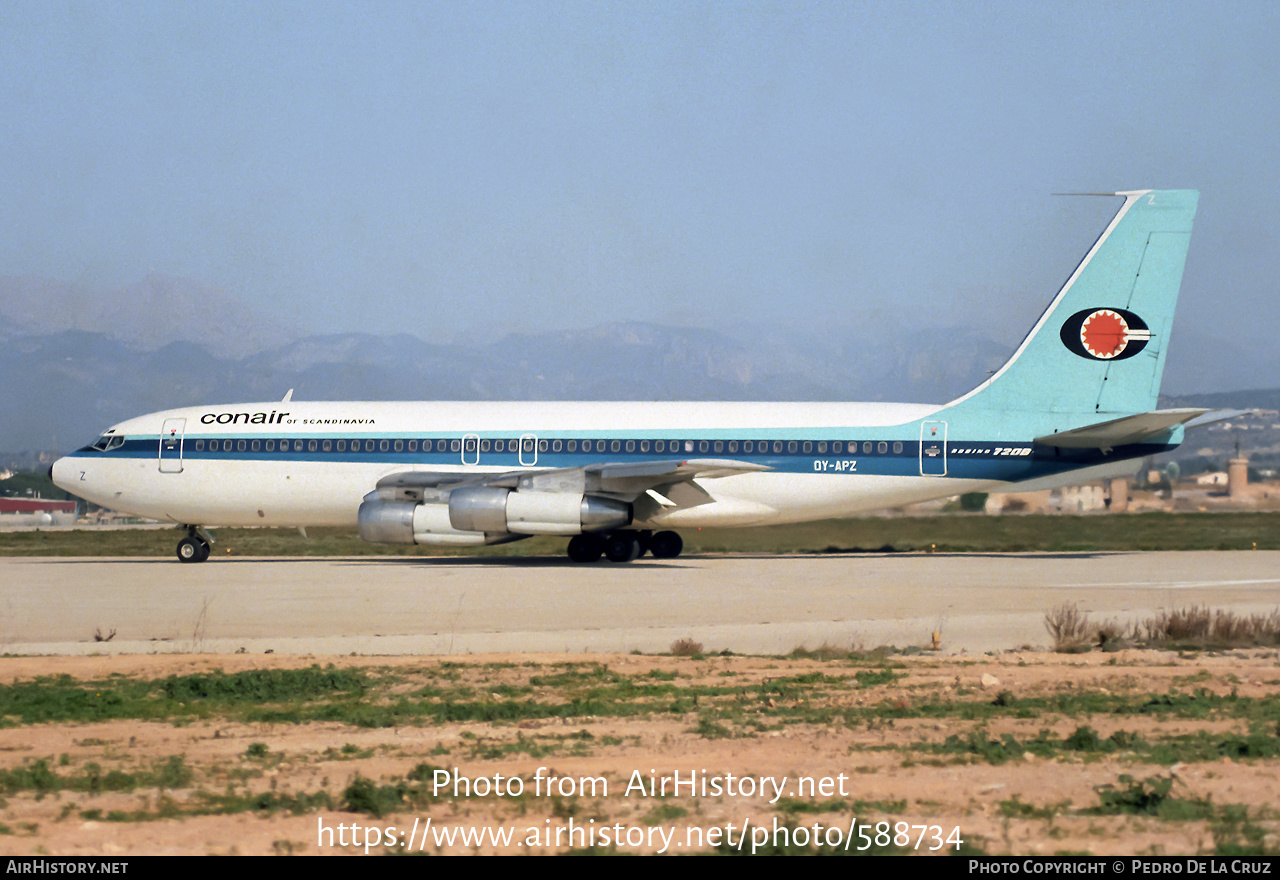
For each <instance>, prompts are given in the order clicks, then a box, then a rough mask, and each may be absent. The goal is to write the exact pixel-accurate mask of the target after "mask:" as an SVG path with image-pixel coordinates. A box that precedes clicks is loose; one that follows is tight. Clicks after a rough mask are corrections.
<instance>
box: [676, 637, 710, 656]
mask: <svg viewBox="0 0 1280 880" xmlns="http://www.w3.org/2000/svg"><path fill="white" fill-rule="evenodd" d="M670 650H671V653H672V654H674V655H675V656H677V657H693V656H694V655H696V654H701V653H702V642H695V641H694V640H693V639H676V640H675V641H674V642H672V643H671V648H670Z"/></svg>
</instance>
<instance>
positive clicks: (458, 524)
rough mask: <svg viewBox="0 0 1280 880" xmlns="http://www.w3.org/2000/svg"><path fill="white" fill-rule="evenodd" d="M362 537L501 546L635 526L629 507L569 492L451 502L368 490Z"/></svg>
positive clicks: (476, 489) (478, 495)
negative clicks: (404, 498) (391, 497)
mask: <svg viewBox="0 0 1280 880" xmlns="http://www.w3.org/2000/svg"><path fill="white" fill-rule="evenodd" d="M359 522H360V537H361V538H363V539H364V540H366V541H370V542H373V543H376V544H498V543H502V542H504V541H511V540H516V539H517V538H520V537H523V536H525V535H580V534H582V533H583V532H597V531H606V530H608V529H617V528H623V527H625V526H628V525H630V524H631V505H629V504H627V503H626V502H624V501H617V500H615V499H613V498H602V497H599V496H596V495H577V494H573V493H566V492H534V491H525V492H513V491H511V490H510V489H503V488H499V487H495V486H469V487H466V488H461V489H454V490H453V491H452V492H450V493H449V499H448V501H447V502H427V503H419V502H416V501H387V500H385V499H383V498H382V497H380V496H379V495H378V493H377V492H370V493H369V494H368V495H366V496H365V499H364V502H363V503H362V504H361V505H360V513H359Z"/></svg>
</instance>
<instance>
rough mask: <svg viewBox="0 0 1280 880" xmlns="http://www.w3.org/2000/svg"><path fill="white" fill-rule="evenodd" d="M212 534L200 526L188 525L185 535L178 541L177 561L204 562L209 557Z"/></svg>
mask: <svg viewBox="0 0 1280 880" xmlns="http://www.w3.org/2000/svg"><path fill="white" fill-rule="evenodd" d="M212 544H213V536H212V535H210V534H209V533H208V532H206V531H205V530H204V529H203V528H201V527H200V526H188V527H187V536H186V537H185V538H183V539H182V540H181V541H179V542H178V561H179V562H204V561H205V560H206V559H208V558H209V550H210V548H211V546H212Z"/></svg>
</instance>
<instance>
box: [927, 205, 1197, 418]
mask: <svg viewBox="0 0 1280 880" xmlns="http://www.w3.org/2000/svg"><path fill="white" fill-rule="evenodd" d="M1116 195H1118V196H1123V197H1124V204H1123V205H1122V206H1121V207H1120V210H1119V212H1118V213H1117V214H1116V216H1115V217H1114V218H1113V219H1112V221H1111V223H1110V225H1109V226H1107V229H1106V231H1105V232H1103V234H1102V236H1101V237H1100V238H1099V239H1098V240H1097V242H1095V243H1094V245H1093V247H1092V248H1091V249H1090V250H1089V253H1088V254H1087V255H1086V256H1085V258H1084V259H1083V260H1082V261H1081V262H1080V265H1078V266H1077V267H1076V269H1075V271H1074V272H1072V273H1071V277H1070V278H1069V279H1067V283H1066V284H1065V285H1063V287H1062V290H1061V291H1059V293H1058V295H1057V297H1055V298H1054V300H1053V302H1052V303H1051V304H1050V306H1049V308H1048V309H1047V310H1046V311H1045V313H1044V314H1043V315H1042V316H1041V317H1040V320H1039V321H1038V322H1037V323H1036V325H1035V327H1034V328H1033V329H1032V330H1031V332H1030V333H1029V334H1028V335H1027V338H1026V339H1024V340H1023V341H1022V344H1021V345H1020V346H1019V347H1018V350H1017V351H1016V352H1014V354H1013V357H1011V358H1010V359H1009V361H1008V363H1006V364H1005V365H1004V366H1003V367H1002V368H1001V369H1000V370H999V371H998V372H997V373H996V374H995V375H994V376H992V377H991V378H990V379H988V380H987V381H986V382H984V383H983V384H982V385H980V386H978V387H977V388H975V389H974V390H973V391H971V392H969V393H968V394H966V395H965V396H964V397H961V398H959V399H958V400H956V401H953V402H952V403H951V404H950V405H949V407H957V408H959V409H970V408H972V409H982V410H987V411H997V410H998V411H1006V412H1009V411H1037V412H1052V413H1074V414H1080V415H1089V416H1092V415H1095V414H1106V415H1116V414H1125V413H1139V412H1145V411H1147V410H1151V409H1154V408H1155V406H1156V397H1157V395H1158V394H1159V392H1160V378H1161V376H1162V374H1163V373H1164V359H1165V355H1166V353H1167V352H1168V347H1169V331H1170V328H1171V327H1172V325H1173V310H1174V306H1175V305H1176V304H1177V301H1178V289H1179V287H1180V285H1181V283H1182V268H1183V265H1184V263H1185V262H1186V257H1187V246H1188V244H1189V242H1190V240H1191V224H1192V220H1193V219H1194V218H1195V213H1196V203H1197V200H1198V198H1199V193H1197V192H1196V191H1194V190H1143V191H1141V192H1123V193H1116Z"/></svg>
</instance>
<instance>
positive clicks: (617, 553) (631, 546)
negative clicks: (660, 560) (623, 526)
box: [604, 532, 640, 562]
mask: <svg viewBox="0 0 1280 880" xmlns="http://www.w3.org/2000/svg"><path fill="white" fill-rule="evenodd" d="M604 555H605V556H608V557H609V561H610V562H632V561H634V560H635V559H636V558H638V557H639V556H640V541H639V539H637V538H636V536H635V534H634V533H632V532H619V533H618V534H616V535H610V536H609V540H608V542H606V543H605V547H604Z"/></svg>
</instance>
